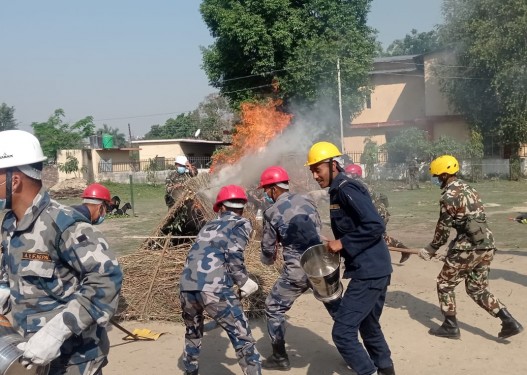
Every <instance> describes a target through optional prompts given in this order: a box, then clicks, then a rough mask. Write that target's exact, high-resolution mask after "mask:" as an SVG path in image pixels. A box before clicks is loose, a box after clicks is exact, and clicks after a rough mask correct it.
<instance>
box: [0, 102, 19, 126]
mask: <svg viewBox="0 0 527 375" xmlns="http://www.w3.org/2000/svg"><path fill="white" fill-rule="evenodd" d="M16 128H17V122H16V120H15V107H8V106H7V104H5V103H2V104H1V105H0V131H4V130H11V129H16Z"/></svg>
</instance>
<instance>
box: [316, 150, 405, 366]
mask: <svg viewBox="0 0 527 375" xmlns="http://www.w3.org/2000/svg"><path fill="white" fill-rule="evenodd" d="M341 155H342V153H341V152H340V151H339V149H338V148H337V147H336V146H335V145H334V144H332V143H329V142H318V143H315V144H314V145H313V146H312V147H311V149H310V150H309V152H308V155H307V162H306V166H309V169H310V171H311V173H312V174H313V178H314V179H315V181H316V182H317V183H318V184H319V185H320V187H321V188H322V189H324V188H327V187H329V195H330V206H329V207H330V214H329V215H330V219H331V229H332V230H333V234H334V236H335V240H332V241H329V242H328V245H327V246H328V249H329V251H331V252H335V253H337V252H338V253H339V254H340V256H341V257H342V258H344V268H345V270H344V276H343V277H344V278H347V279H351V280H350V281H349V283H348V287H347V289H346V291H345V292H344V294H343V296H342V300H341V301H340V305H339V306H338V310H337V312H336V314H335V315H334V324H333V330H332V337H333V342H334V343H335V346H336V347H337V349H338V351H339V353H340V354H341V355H342V357H343V358H344V360H345V361H346V363H347V364H348V366H349V367H351V369H352V370H353V371H355V372H356V373H357V374H359V375H374V374H379V375H395V369H394V366H393V361H392V359H391V351H390V348H389V347H388V343H387V342H386V339H385V338H384V334H383V333H382V329H381V324H380V321H379V320H380V317H381V314H382V310H383V308H384V302H385V299H386V292H387V290H388V285H390V278H391V274H392V265H391V257H390V254H389V251H388V247H387V246H386V243H385V242H384V239H383V235H384V233H385V231H386V228H385V226H384V221H383V219H382V218H381V217H380V216H379V213H378V212H377V210H376V209H375V207H374V205H373V203H372V198H371V196H370V194H369V193H368V190H367V189H366V187H365V186H364V185H363V184H362V183H360V182H358V181H355V180H353V179H351V178H349V177H347V176H346V175H345V174H344V166H343V162H342V160H341V159H340V156H341ZM341 163H342V164H341ZM359 333H360V336H361V338H362V343H361V341H360V340H359Z"/></svg>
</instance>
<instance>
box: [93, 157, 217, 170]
mask: <svg viewBox="0 0 527 375" xmlns="http://www.w3.org/2000/svg"><path fill="white" fill-rule="evenodd" d="M188 160H189V162H190V163H191V164H192V165H194V166H195V167H196V168H198V169H206V168H209V167H210V163H211V157H210V156H189V157H188ZM175 162H176V159H175V158H163V157H157V158H154V159H148V160H130V161H128V162H112V160H111V159H109V160H101V161H100V162H99V165H98V171H99V173H102V172H148V171H164V170H167V169H175V168H176V166H175Z"/></svg>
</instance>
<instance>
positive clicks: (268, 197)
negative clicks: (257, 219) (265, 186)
mask: <svg viewBox="0 0 527 375" xmlns="http://www.w3.org/2000/svg"><path fill="white" fill-rule="evenodd" d="M264 199H265V201H266V202H267V203H274V200H273V198H271V197H270V196H269V195H267V193H264Z"/></svg>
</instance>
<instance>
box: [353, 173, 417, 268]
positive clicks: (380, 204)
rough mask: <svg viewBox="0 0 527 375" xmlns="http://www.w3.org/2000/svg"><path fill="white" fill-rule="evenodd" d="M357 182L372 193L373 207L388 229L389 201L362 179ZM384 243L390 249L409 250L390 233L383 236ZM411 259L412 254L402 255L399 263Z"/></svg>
mask: <svg viewBox="0 0 527 375" xmlns="http://www.w3.org/2000/svg"><path fill="white" fill-rule="evenodd" d="M355 180H356V181H359V182H361V183H362V184H363V185H364V186H366V188H367V189H368V193H370V196H371V198H372V202H373V205H374V206H375V208H376V209H377V212H378V213H379V215H380V216H381V217H382V220H383V221H384V226H385V227H387V225H388V221H389V220H390V212H389V211H388V208H387V207H386V205H387V199H386V197H385V196H383V194H381V193H378V192H377V191H375V190H374V189H373V188H372V187H371V186H369V185H368V184H366V182H364V180H362V179H355ZM383 238H384V242H386V245H388V246H390V247H397V248H399V249H408V247H407V246H405V245H404V244H403V243H402V242H401V241H399V240H398V239H397V238H394V237H392V236H390V235H388V232H384V234H383ZM409 257H410V254H407V253H403V254H402V255H401V260H400V261H399V263H403V262H404V261H406V260H407V259H408V258H409Z"/></svg>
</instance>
